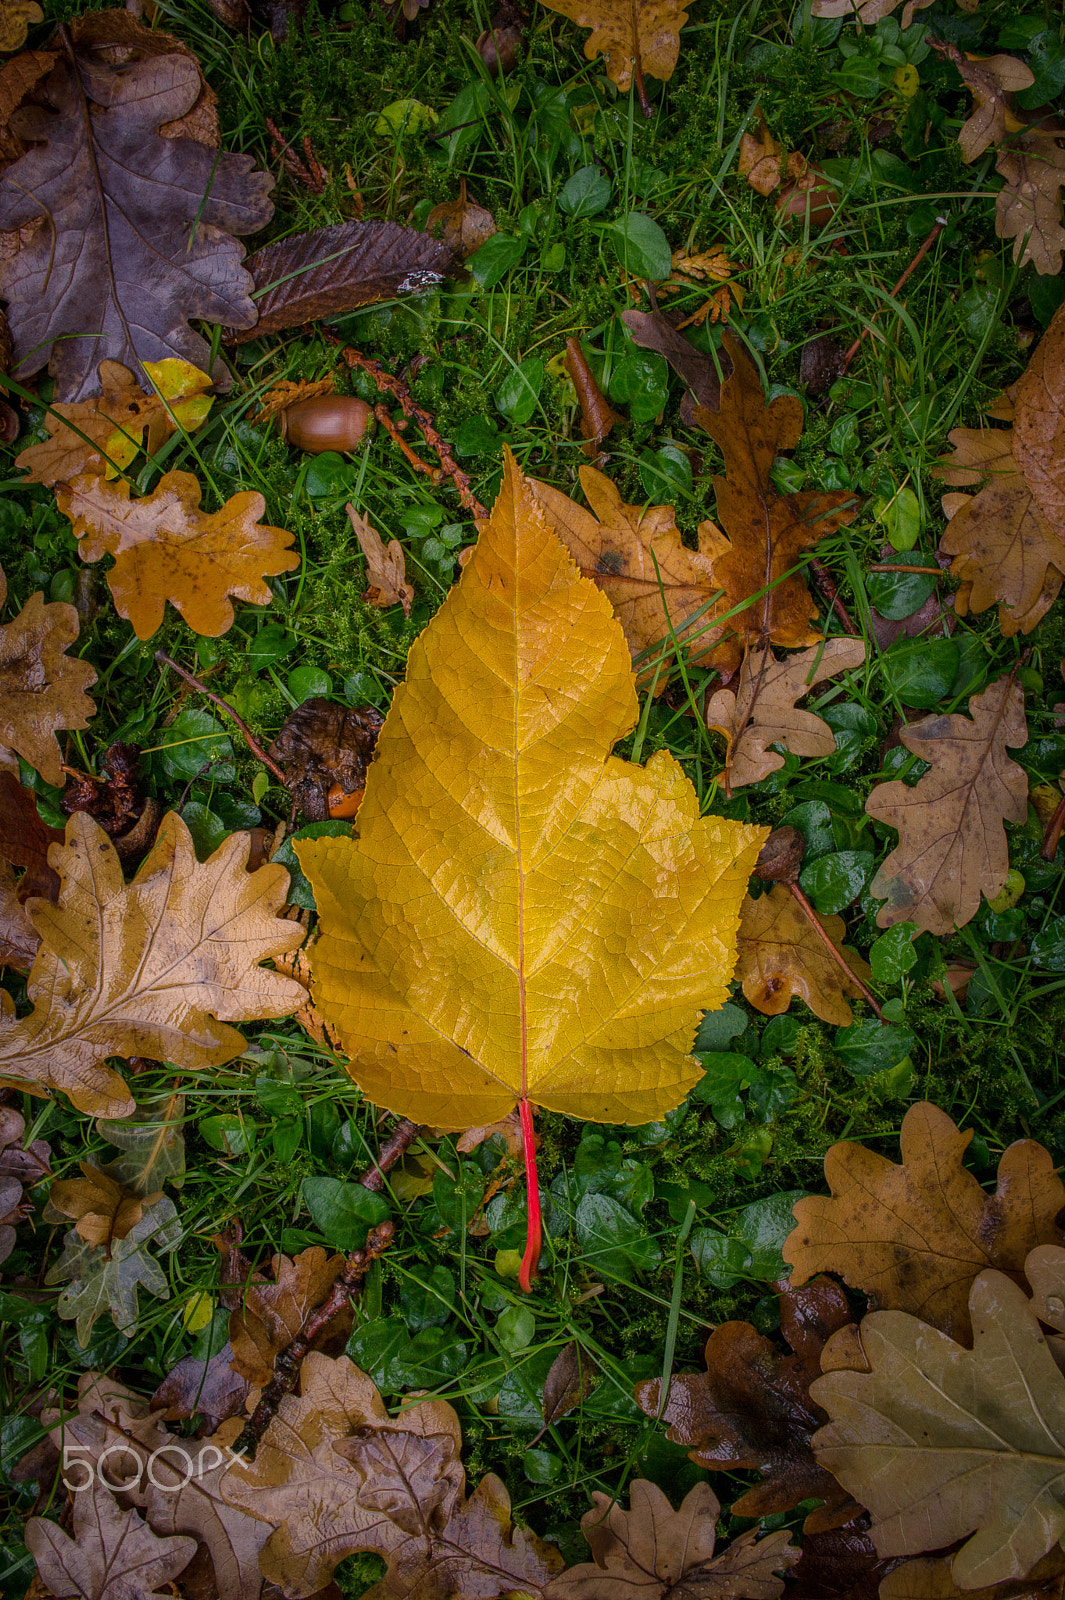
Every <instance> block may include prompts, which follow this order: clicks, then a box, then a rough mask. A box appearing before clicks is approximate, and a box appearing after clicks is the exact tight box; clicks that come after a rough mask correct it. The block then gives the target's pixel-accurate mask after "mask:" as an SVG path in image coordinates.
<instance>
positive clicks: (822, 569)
mask: <svg viewBox="0 0 1065 1600" xmlns="http://www.w3.org/2000/svg"><path fill="white" fill-rule="evenodd" d="M810 574H811V576H812V578H813V580H814V582H815V583H816V585H817V587H818V588H819V589H820V591H821V593H822V594H823V595H824V597H825V599H826V600H827V601H828V603H829V605H830V606H831V607H832V609H833V611H834V612H835V613H836V616H837V617H838V618H839V620H840V622H841V623H842V625H843V628H844V630H845V632H847V633H850V634H853V635H854V637H855V638H856V639H860V638H861V636H862V631H861V629H860V628H856V627H855V625H854V621H853V619H852V617H851V614H850V612H849V611H848V610H847V608H846V606H845V605H844V604H843V601H842V600H841V599H840V597H839V590H838V589H837V588H836V580H835V578H834V577H833V576H832V574H831V572H829V570H828V568H827V567H826V566H825V564H824V562H823V561H819V560H818V559H817V557H816V556H814V557H813V559H812V560H811V562H810Z"/></svg>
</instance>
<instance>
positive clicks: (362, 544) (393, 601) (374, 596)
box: [344, 505, 414, 617]
mask: <svg viewBox="0 0 1065 1600" xmlns="http://www.w3.org/2000/svg"><path fill="white" fill-rule="evenodd" d="M344 509H345V510H346V511H347V514H348V520H349V522H350V523H351V526H352V527H353V528H354V529H355V537H356V539H358V541H359V549H360V550H361V551H362V553H363V556H364V558H365V560H366V575H367V577H368V578H369V580H370V585H369V588H368V589H367V590H366V592H365V594H364V595H363V597H362V598H363V599H364V600H365V601H366V604H367V605H368V606H382V607H384V608H386V609H387V607H388V606H397V605H399V606H402V607H403V615H404V616H405V617H409V616H410V608H411V606H412V605H413V603H414V586H413V585H412V584H409V583H408V582H407V562H406V557H405V556H404V554H403V546H402V545H401V544H400V542H399V540H398V539H389V541H388V544H387V545H386V544H385V542H384V540H383V539H382V538H381V535H380V534H379V533H378V531H377V529H376V528H372V527H371V526H370V524H369V522H368V521H367V519H366V518H365V517H364V516H361V515H360V514H359V512H358V511H356V510H355V507H354V506H351V505H349V506H346V507H345V508H344Z"/></svg>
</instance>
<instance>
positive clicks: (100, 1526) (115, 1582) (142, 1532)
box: [26, 1483, 196, 1600]
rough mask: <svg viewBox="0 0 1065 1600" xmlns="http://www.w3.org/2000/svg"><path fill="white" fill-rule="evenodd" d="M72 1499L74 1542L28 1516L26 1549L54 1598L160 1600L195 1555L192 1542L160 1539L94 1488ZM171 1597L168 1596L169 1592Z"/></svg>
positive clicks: (105, 1492) (53, 1526)
mask: <svg viewBox="0 0 1065 1600" xmlns="http://www.w3.org/2000/svg"><path fill="white" fill-rule="evenodd" d="M87 1490H88V1492H85V1491H82V1493H81V1494H76V1495H75V1496H74V1537H73V1538H71V1536H70V1535H69V1534H67V1533H64V1532H63V1530H62V1528H61V1527H60V1526H59V1524H58V1522H49V1521H48V1520H47V1519H46V1518H44V1517H31V1518H30V1519H29V1521H28V1522H27V1524H26V1545H27V1548H28V1549H29V1550H30V1552H31V1554H32V1555H33V1559H34V1560H35V1561H36V1563H37V1571H38V1572H39V1574H40V1576H41V1578H42V1580H43V1581H44V1582H45V1583H46V1584H47V1585H48V1587H49V1589H50V1590H51V1591H52V1593H53V1594H54V1595H72V1596H75V1595H76V1596H78V1597H79V1600H166V1593H165V1591H167V1590H168V1589H169V1588H170V1584H171V1581H172V1580H173V1579H174V1578H176V1577H177V1576H178V1574H179V1573H181V1572H183V1571H184V1569H185V1568H186V1567H187V1566H188V1564H189V1562H190V1561H191V1560H192V1558H193V1556H194V1555H195V1554H196V1541H195V1539H187V1538H176V1539H160V1538H158V1536H157V1535H156V1534H154V1533H153V1532H152V1530H151V1528H149V1527H148V1525H147V1523H146V1522H144V1521H143V1519H142V1518H141V1517H139V1516H138V1515H137V1513H136V1511H134V1510H132V1509H130V1510H129V1511H122V1510H120V1509H119V1505H118V1502H117V1500H116V1499H115V1497H114V1495H113V1494H112V1493H111V1491H110V1489H105V1488H104V1486H103V1485H102V1484H100V1483H96V1484H93V1485H91V1486H87ZM171 1592H172V1591H171Z"/></svg>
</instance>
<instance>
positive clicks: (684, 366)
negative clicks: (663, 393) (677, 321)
mask: <svg viewBox="0 0 1065 1600" xmlns="http://www.w3.org/2000/svg"><path fill="white" fill-rule="evenodd" d="M621 320H622V322H623V323H624V324H625V326H626V328H627V329H628V330H629V333H630V334H631V335H632V342H633V344H637V345H639V346H640V348H641V349H642V350H654V351H656V352H657V353H658V354H659V355H660V356H664V357H665V359H666V360H667V361H668V362H669V364H670V366H671V367H672V368H673V371H674V372H675V373H676V374H677V377H678V378H680V379H682V380H683V382H684V383H685V384H686V385H687V388H686V389H685V392H684V398H683V399H682V400H681V403H680V417H681V421H682V422H684V423H686V424H687V426H688V427H692V426H694V423H695V407H696V406H705V407H706V409H707V410H708V411H716V410H717V408H718V406H719V405H720V404H721V381H722V378H723V377H727V376H728V373H729V372H730V371H731V363H730V362H729V359H728V356H727V355H725V354H724V353H723V352H722V351H720V350H718V351H714V352H713V353H712V354H710V355H704V354H703V352H702V351H701V350H696V348H695V346H694V345H693V344H692V343H691V341H690V340H688V339H685V337H684V335H683V334H682V333H679V332H678V331H677V329H676V328H675V327H674V326H673V324H672V323H671V322H670V321H669V320H668V318H666V317H664V316H663V315H662V313H661V311H651V312H647V311H623V312H622V313H621Z"/></svg>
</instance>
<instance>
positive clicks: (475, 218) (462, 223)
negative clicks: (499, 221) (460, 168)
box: [425, 178, 499, 261]
mask: <svg viewBox="0 0 1065 1600" xmlns="http://www.w3.org/2000/svg"><path fill="white" fill-rule="evenodd" d="M459 183H460V190H459V196H458V199H457V200H445V201H443V202H442V203H441V204H440V205H438V206H434V207H433V209H432V210H431V211H430V213H429V215H428V216H427V217H426V219H425V231H426V233H431V234H432V235H433V236H434V238H437V239H441V240H442V241H443V243H444V244H446V245H447V247H448V249H449V250H452V251H453V252H454V254H455V256H456V257H457V258H458V260H459V261H465V260H466V258H467V256H472V255H473V254H474V252H475V251H477V250H479V249H480V248H481V246H482V245H483V244H484V242H485V240H486V239H490V238H491V237H492V235H493V233H497V232H498V231H499V230H498V229H497V227H496V224H495V218H494V217H493V215H492V213H491V212H490V211H486V210H485V208H484V206H479V205H477V204H476V202H475V201H473V200H469V199H467V197H466V180H465V178H462V179H460V180H459Z"/></svg>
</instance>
